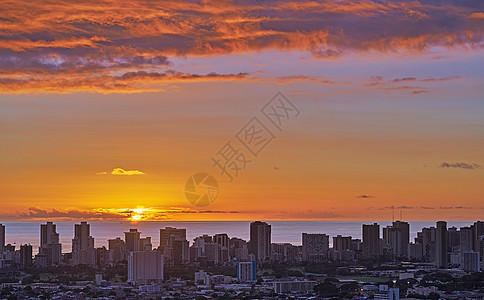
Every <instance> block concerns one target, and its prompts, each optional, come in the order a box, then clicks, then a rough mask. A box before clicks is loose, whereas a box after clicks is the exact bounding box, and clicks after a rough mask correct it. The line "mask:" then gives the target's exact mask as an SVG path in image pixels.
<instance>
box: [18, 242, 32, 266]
mask: <svg viewBox="0 0 484 300" xmlns="http://www.w3.org/2000/svg"><path fill="white" fill-rule="evenodd" d="M31 266H32V246H31V245H20V267H21V268H22V269H26V268H30V267H31Z"/></svg>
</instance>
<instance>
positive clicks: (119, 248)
mask: <svg viewBox="0 0 484 300" xmlns="http://www.w3.org/2000/svg"><path fill="white" fill-rule="evenodd" d="M108 247H109V251H110V252H111V256H112V261H113V262H114V263H117V262H120V261H122V260H127V259H128V256H127V255H128V253H127V252H126V244H125V243H124V241H123V240H122V239H121V238H119V237H118V238H116V239H112V240H108Z"/></svg>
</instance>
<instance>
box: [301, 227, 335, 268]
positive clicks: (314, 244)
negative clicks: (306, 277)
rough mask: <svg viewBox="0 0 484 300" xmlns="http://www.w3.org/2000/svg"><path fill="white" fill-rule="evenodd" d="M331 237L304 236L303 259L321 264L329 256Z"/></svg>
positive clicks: (315, 234) (314, 234) (307, 234)
mask: <svg viewBox="0 0 484 300" xmlns="http://www.w3.org/2000/svg"><path fill="white" fill-rule="evenodd" d="M328 250H329V236H328V235H327V234H320V233H303V234H302V259H303V261H309V262H321V261H322V260H324V259H325V258H327V256H328Z"/></svg>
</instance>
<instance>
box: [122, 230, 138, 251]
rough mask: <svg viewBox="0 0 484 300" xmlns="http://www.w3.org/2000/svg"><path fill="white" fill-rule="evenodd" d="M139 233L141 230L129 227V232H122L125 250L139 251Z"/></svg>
mask: <svg viewBox="0 0 484 300" xmlns="http://www.w3.org/2000/svg"><path fill="white" fill-rule="evenodd" d="M140 235H141V232H139V231H138V229H130V230H129V232H125V233H124V240H125V243H126V251H128V253H129V252H131V251H140V248H139V246H140V242H139V240H140Z"/></svg>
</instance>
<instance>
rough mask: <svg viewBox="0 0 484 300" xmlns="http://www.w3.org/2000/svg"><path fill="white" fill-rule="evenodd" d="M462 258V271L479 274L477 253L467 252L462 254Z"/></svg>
mask: <svg viewBox="0 0 484 300" xmlns="http://www.w3.org/2000/svg"><path fill="white" fill-rule="evenodd" d="M462 256H463V260H462V261H463V264H462V269H463V270H464V271H466V272H479V271H480V266H479V261H480V259H479V252H475V251H467V252H464V253H462Z"/></svg>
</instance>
